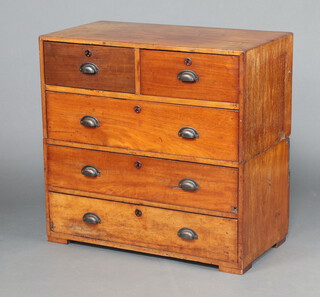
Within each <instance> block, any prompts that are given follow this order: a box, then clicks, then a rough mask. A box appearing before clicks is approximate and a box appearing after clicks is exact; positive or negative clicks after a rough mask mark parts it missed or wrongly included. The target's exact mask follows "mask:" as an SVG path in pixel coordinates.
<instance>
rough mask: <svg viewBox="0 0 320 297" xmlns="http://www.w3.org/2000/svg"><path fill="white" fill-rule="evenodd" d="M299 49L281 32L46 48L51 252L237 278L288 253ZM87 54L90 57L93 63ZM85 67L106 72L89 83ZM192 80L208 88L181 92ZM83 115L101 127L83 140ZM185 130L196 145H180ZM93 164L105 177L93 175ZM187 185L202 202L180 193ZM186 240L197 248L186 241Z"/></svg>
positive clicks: (69, 37) (162, 29) (49, 41)
mask: <svg viewBox="0 0 320 297" xmlns="http://www.w3.org/2000/svg"><path fill="white" fill-rule="evenodd" d="M292 44H293V35H292V34H291V33H284V32H263V31H250V30H234V29H216V28H201V27H183V26H168V25H154V24H138V23H121V22H96V23H92V24H87V25H83V26H79V27H76V28H71V29H66V30H63V31H59V32H55V33H51V34H47V35H44V36H41V37H40V42H39V45H40V55H41V57H40V67H41V88H42V107H43V110H42V112H43V131H44V134H43V135H44V157H45V158H44V165H45V176H46V178H45V180H46V207H47V234H48V240H49V241H52V242H60V243H68V242H69V241H70V240H72V241H80V242H87V243H93V244H99V245H103V246H108V247H116V248H121V249H127V250H133V251H138V252H146V253H150V254H156V255H162V256H169V257H176V258H179V259H185V260H190V261H198V262H202V263H208V264H213V265H218V266H219V270H220V271H224V272H229V273H234V274H243V273H245V272H246V271H247V270H248V269H250V268H251V266H252V263H253V261H255V260H256V259H257V258H258V257H259V256H260V255H262V254H263V253H264V252H265V251H267V250H268V249H270V248H272V247H278V246H280V245H281V244H283V243H284V241H285V238H286V235H287V232H288V216H289V139H288V136H289V135H290V132H291V90H292ZM43 46H45V47H47V46H48V48H49V49H50V47H53V49H55V48H58V49H59V50H58V51H55V50H52V51H47V50H46V49H44V50H43ZM73 49H76V50H73ZM85 49H91V50H92V52H93V54H94V55H92V56H91V57H85V56H84V50H85ZM107 52H108V53H113V54H112V55H110V54H108V55H107V54H106V53H107ZM121 53H123V54H121ZM80 56H81V57H80ZM120 56H121V58H120ZM186 57H189V58H191V59H192V64H191V65H189V66H187V65H185V63H184V59H185V58H186ZM106 61H109V62H110V61H111V62H110V63H111V64H110V63H109V64H108V65H106V64H105V63H106ZM83 62H94V63H96V64H99V65H98V66H99V68H100V69H102V71H101V72H99V75H93V76H88V75H84V74H81V73H80V72H79V66H80V65H81V63H83ZM74 65H76V66H74ZM101 65H102V66H101ZM71 67H72V68H71ZM104 67H106V68H104ZM65 69H67V70H68V69H69V70H68V71H65ZM187 69H190V70H193V71H195V72H196V73H197V74H198V75H199V78H200V79H199V81H198V82H196V83H190V84H188V83H182V82H180V81H179V80H178V79H177V74H178V72H179V71H181V70H187ZM60 70H61V72H59V71H60ZM62 70H63V71H64V73H63V71H62ZM109 70H110V71H111V72H112V71H113V72H112V73H114V74H115V75H109V74H111V72H110V73H109V74H108V75H106V74H107V72H106V71H109ZM57 71H58V72H59V73H56V72H57ZM68 73H69V74H68ZM70 81H71V82H73V83H72V84H70V83H69V82H70ZM119 84H120V85H121V86H120V87H119ZM136 105H139V106H140V107H141V112H140V113H136V112H135V111H134V107H135V106H136ZM84 115H92V116H95V117H96V118H98V120H99V121H100V126H99V127H98V128H94V129H90V128H85V127H83V126H82V125H81V124H80V119H81V118H82V117H83V116H84ZM184 126H189V127H190V126H191V127H193V128H195V129H196V130H197V131H198V132H199V135H200V138H199V139H195V140H186V139H181V138H180V137H179V136H178V135H177V133H178V131H179V129H180V128H182V127H184ZM137 161H140V162H141V163H142V167H141V169H137V168H135V166H134V164H135V162H137ZM86 165H93V166H96V167H97V168H98V169H99V170H100V172H101V175H100V176H99V177H97V178H88V177H85V176H83V175H82V174H81V169H82V168H83V167H84V166H86ZM183 178H192V179H194V180H195V181H196V182H197V183H198V184H199V186H200V188H199V190H197V191H195V192H186V191H183V190H181V189H179V188H178V183H179V181H180V180H181V179H183ZM136 209H139V210H141V211H142V216H140V217H138V216H136V215H135V210H136ZM85 212H99V216H100V217H101V218H102V223H101V224H98V225H88V224H86V223H84V222H83V221H82V216H83V214H84V213H85ZM179 227H181V228H182V227H189V228H192V229H194V230H195V231H196V232H197V233H198V235H199V239H198V240H194V241H192V240H191V241H189V240H182V239H181V238H179V237H178V236H177V231H178V230H179Z"/></svg>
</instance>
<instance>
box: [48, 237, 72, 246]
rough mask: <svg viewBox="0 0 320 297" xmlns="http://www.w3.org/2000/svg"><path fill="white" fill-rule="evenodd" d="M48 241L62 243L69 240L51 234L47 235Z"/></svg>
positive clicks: (66, 242)
mask: <svg viewBox="0 0 320 297" xmlns="http://www.w3.org/2000/svg"><path fill="white" fill-rule="evenodd" d="M48 241H50V242H54V243H62V244H68V243H69V240H67V239H64V238H59V237H52V236H51V235H50V236H48Z"/></svg>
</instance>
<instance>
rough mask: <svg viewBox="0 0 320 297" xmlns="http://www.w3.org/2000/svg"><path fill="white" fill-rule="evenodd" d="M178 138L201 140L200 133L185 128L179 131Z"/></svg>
mask: <svg viewBox="0 0 320 297" xmlns="http://www.w3.org/2000/svg"><path fill="white" fill-rule="evenodd" d="M178 136H180V137H182V138H187V139H196V138H199V133H198V131H197V130H196V129H194V128H192V127H183V128H181V129H180V130H179V132H178Z"/></svg>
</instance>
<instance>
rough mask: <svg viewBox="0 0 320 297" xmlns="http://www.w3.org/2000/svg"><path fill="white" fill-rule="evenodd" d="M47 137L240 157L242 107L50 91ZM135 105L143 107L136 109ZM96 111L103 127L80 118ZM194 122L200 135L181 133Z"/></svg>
mask: <svg viewBox="0 0 320 297" xmlns="http://www.w3.org/2000/svg"><path fill="white" fill-rule="evenodd" d="M46 96H47V97H46V99H47V121H48V137H49V138H52V139H58V140H64V141H73V142H79V143H88V144H96V145H103V146H108V147H116V148H127V149H133V150H140V151H145V152H148V151H150V152H157V153H164V154H173V155H176V156H179V155H182V156H193V157H201V158H207V159H217V160H226V161H237V158H238V112H237V111H233V110H225V109H214V108H204V107H191V106H183V105H173V104H161V103H151V102H141V101H134V100H117V99H111V98H104V97H93V96H84V95H72V94H64V93H51V92H48V93H47V95H46ZM135 106H140V107H141V112H140V113H136V112H135V111H134V107H135ZM86 115H89V116H94V117H95V118H97V119H98V120H99V122H100V127H97V128H88V127H84V126H82V125H81V124H80V120H81V118H82V117H83V116H86ZM183 127H192V128H194V129H196V130H197V131H198V133H199V138H198V139H185V138H182V137H179V136H178V132H179V130H180V129H181V128H183Z"/></svg>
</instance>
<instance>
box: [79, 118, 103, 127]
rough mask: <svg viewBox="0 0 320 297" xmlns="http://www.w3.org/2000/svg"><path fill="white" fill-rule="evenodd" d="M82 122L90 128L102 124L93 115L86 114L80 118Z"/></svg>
mask: <svg viewBox="0 0 320 297" xmlns="http://www.w3.org/2000/svg"><path fill="white" fill-rule="evenodd" d="M80 124H81V125H82V126H85V127H88V128H96V127H99V126H100V123H99V121H98V120H97V119H96V118H95V117H93V116H84V117H83V118H82V119H81V120H80Z"/></svg>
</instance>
